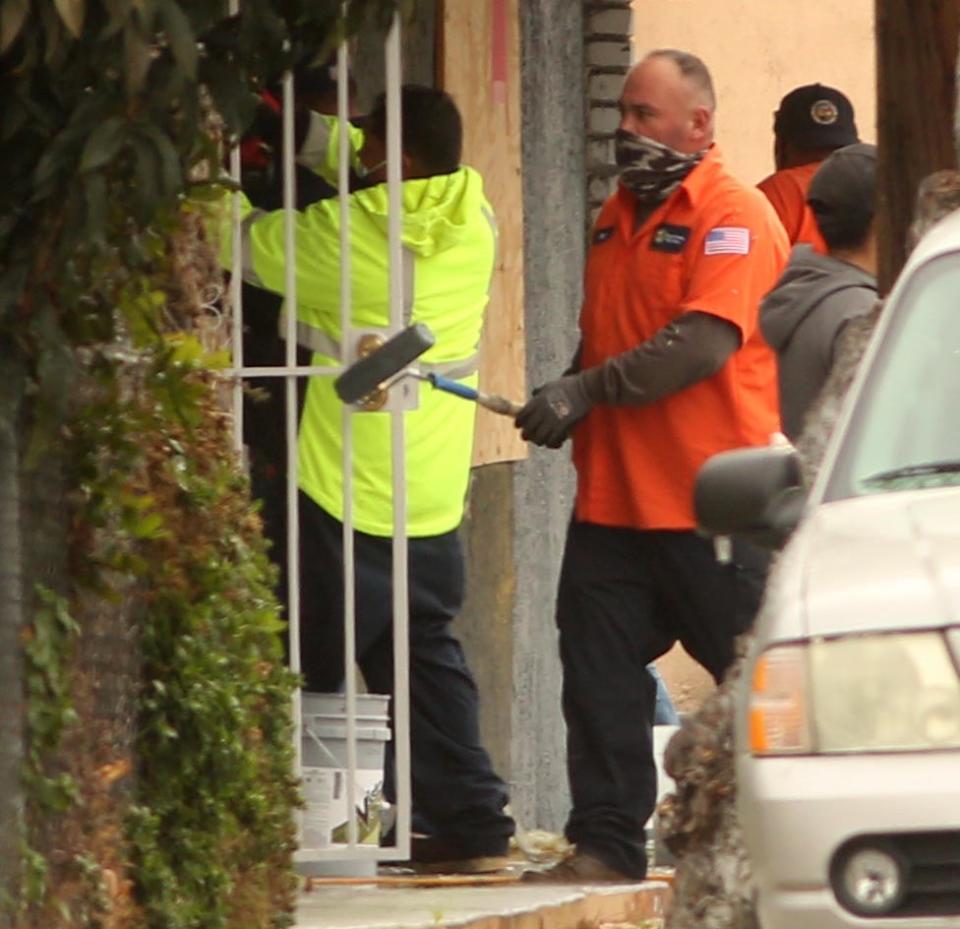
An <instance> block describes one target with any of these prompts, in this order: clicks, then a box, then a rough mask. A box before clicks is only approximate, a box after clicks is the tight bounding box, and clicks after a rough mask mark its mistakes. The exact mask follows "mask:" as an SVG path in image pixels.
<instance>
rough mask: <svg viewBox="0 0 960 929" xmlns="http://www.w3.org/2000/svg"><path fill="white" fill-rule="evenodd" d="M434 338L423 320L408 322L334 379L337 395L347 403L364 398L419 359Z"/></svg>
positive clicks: (432, 342) (430, 345)
mask: <svg viewBox="0 0 960 929" xmlns="http://www.w3.org/2000/svg"><path fill="white" fill-rule="evenodd" d="M434 342H435V339H434V338H433V333H432V332H431V331H430V330H429V329H428V328H427V327H426V326H425V325H423V323H414V324H413V325H412V326H408V327H407V328H406V329H404V330H403V332H398V333H397V334H396V335H395V336H393V338H391V339H388V340H387V341H386V342H384V343H383V345H381V346H380V347H379V348H378V349H376V351H373V352H371V353H370V354H369V355H367V356H365V357H364V358H359V359H358V360H357V361H355V362H354V363H353V364H352V365H350V367H349V368H347V369H346V370H345V371H344V372H343V374H341V375H340V376H339V377H338V378H337V379H336V380H335V381H334V382H333V387H334V390H336V392H337V396H338V397H339V398H340V399H341V400H342V401H343V402H344V403H356V402H357V401H358V400H362V399H363V398H364V397H366V396H367V395H368V394H371V393H373V391H375V390H376V389H377V387H379V386H380V385H381V384H382V383H384V381H388V380H390V378H392V377H394V376H395V375H397V374H399V373H400V372H401V371H402V370H403V369H404V368H406V367H407V366H408V365H410V364H412V363H413V362H414V361H416V360H417V358H419V357H420V356H421V355H422V354H423V353H424V352H425V351H426V350H427V349H428V348H431V347H432V346H433V344H434Z"/></svg>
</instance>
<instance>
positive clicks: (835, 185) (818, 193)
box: [807, 142, 877, 240]
mask: <svg viewBox="0 0 960 929" xmlns="http://www.w3.org/2000/svg"><path fill="white" fill-rule="evenodd" d="M876 189H877V147H876V145H870V144H869V143H867V142H858V143H857V144H856V145H847V146H845V147H844V148H838V149H837V150H836V151H835V152H832V153H831V154H830V155H829V156H828V157H827V158H826V159H824V161H823V164H821V165H820V167H819V168H818V169H817V173H816V174H814V176H813V179H812V180H811V181H810V186H809V187H808V188H807V203H809V204H810V209H811V210H813V214H814V216H815V217H816V219H817V224H818V225H819V226H820V227H821V231H823V232H824V235H825V237H827V238H828V240H829V238H830V237H829V236H826V229H825V227H830V226H831V225H843V226H847V227H849V226H851V225H853V226H856V225H863V226H864V227H865V226H867V225H868V224H869V222H870V219H871V218H872V217H873V213H874V204H875V199H876Z"/></svg>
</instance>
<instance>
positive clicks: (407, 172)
mask: <svg viewBox="0 0 960 929" xmlns="http://www.w3.org/2000/svg"><path fill="white" fill-rule="evenodd" d="M400 170H401V172H402V174H403V177H404V178H408V177H416V176H417V162H416V159H414V157H413V156H412V155H408V154H407V153H406V152H403V153H402V154H401V157H400Z"/></svg>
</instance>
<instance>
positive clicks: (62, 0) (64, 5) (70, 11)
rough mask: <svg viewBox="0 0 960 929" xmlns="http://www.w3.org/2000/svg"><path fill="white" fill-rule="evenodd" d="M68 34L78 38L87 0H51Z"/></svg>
mask: <svg viewBox="0 0 960 929" xmlns="http://www.w3.org/2000/svg"><path fill="white" fill-rule="evenodd" d="M53 2H54V5H55V6H56V8H57V12H58V13H59V14H60V18H61V19H62V20H63V24H64V26H66V27H67V30H68V31H69V33H70V35H72V36H73V37H74V38H75V39H79V38H80V36H81V34H82V33H83V19H84V16H85V15H86V12H87V0H53Z"/></svg>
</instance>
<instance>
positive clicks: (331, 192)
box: [241, 62, 361, 604]
mask: <svg viewBox="0 0 960 929" xmlns="http://www.w3.org/2000/svg"><path fill="white" fill-rule="evenodd" d="M294 88H295V93H296V98H297V105H298V107H299V108H301V109H303V108H309V109H310V110H313V111H315V112H317V113H327V114H331V115H332V114H335V113H336V112H337V79H336V70H335V67H334V66H333V65H332V63H330V62H327V63H326V64H324V65H322V66H319V67H302V68H298V69H297V70H296V72H295V75H294ZM355 90H356V87H355V82H354V81H353V79H352V78H351V79H350V86H349V100H350V116H351V117H352V116H353V115H354V113H353V101H354V97H355ZM281 97H282V91H281V89H280V88H273V89H271V90H269V91H264V93H263V94H262V95H261V100H260V105H259V113H258V117H257V119H256V120H255V121H254V126H253V129H252V130H251V131H250V133H249V134H248V135H247V137H246V138H244V140H243V141H242V142H241V157H242V170H243V189H244V192H245V193H246V194H247V196H248V197H249V199H250V202H251V203H252V204H253V206H254V207H256V208H257V209H260V210H266V211H270V210H279V209H282V207H283V205H284V204H283V186H284V180H283V164H282V160H281V158H280V153H281V151H282V145H281V143H280V136H281V131H282V121H281V102H280V101H281ZM294 182H295V201H294V206H295V207H296V209H298V210H302V209H304V208H305V207H306V206H307V205H308V204H310V203H316V202H317V201H318V200H328V199H330V198H332V197H336V195H337V189H336V188H335V187H334V186H333V185H332V184H330V183H328V181H326V180H325V179H324V178H322V177H321V176H320V175H319V174H317V173H316V172H315V171H311V170H310V169H309V168H307V167H304V166H303V165H301V164H297V163H295V164H294ZM360 184H361V182H360V179H358V178H352V179H351V188H356V187H358V186H360ZM242 299H243V362H244V365H245V366H246V367H285V366H286V363H287V346H286V342H285V341H284V339H283V337H282V334H281V332H280V329H279V316H280V305H281V302H282V299H281V298H280V297H279V296H277V295H276V294H274V293H271V292H270V291H268V290H263V289H262V288H259V287H254V286H253V285H251V284H244V285H243V295H242ZM310 356H311V353H310V351H309V350H308V349H306V348H304V347H302V346H300V345H297V346H296V355H295V357H296V363H297V364H298V365H300V366H305V365H309V364H310ZM306 389H307V380H306V378H298V379H297V414H296V417H297V422H298V423H299V421H300V415H301V413H302V412H303V402H304V397H305V394H306ZM286 406H287V404H286V383H285V380H284V379H283V378H281V377H269V378H259V379H256V380H252V381H248V382H247V390H246V392H245V393H244V397H243V441H244V445H245V446H246V448H247V454H248V462H249V468H250V490H251V495H252V496H253V498H254V499H255V500H259V501H260V504H261V509H260V516H261V519H262V520H263V529H264V535H265V536H266V537H267V539H268V540H269V542H270V555H271V558H272V559H273V561H274V563H275V564H277V565H278V567H280V568H281V572H282V571H283V569H284V568H285V566H286V562H287V435H286ZM281 576H282V575H281ZM276 593H277V596H278V598H279V599H280V602H281V603H283V604H285V603H286V600H287V589H286V584H285V583H280V584H278V588H277V591H276Z"/></svg>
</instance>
